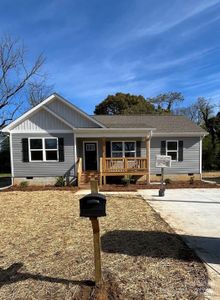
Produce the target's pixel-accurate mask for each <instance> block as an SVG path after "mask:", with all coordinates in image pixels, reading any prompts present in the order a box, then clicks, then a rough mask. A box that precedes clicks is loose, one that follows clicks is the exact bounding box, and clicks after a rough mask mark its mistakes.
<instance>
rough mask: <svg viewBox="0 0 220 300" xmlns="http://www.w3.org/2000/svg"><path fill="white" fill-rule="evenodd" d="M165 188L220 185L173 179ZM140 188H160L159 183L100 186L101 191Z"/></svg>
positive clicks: (132, 190)
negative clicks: (191, 182)
mask: <svg viewBox="0 0 220 300" xmlns="http://www.w3.org/2000/svg"><path fill="white" fill-rule="evenodd" d="M165 187H166V189H187V188H190V189H192V188H220V185H218V184H215V183H208V182H204V181H194V183H193V184H190V183H189V182H186V181H175V182H171V183H168V184H166V185H165ZM141 189H158V190H159V189H160V184H146V183H145V184H139V183H137V184H129V185H127V186H125V185H122V184H106V185H103V186H102V187H101V188H100V191H101V192H115V191H116V192H136V191H137V190H141Z"/></svg>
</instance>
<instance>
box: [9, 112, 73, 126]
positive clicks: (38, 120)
mask: <svg viewBox="0 0 220 300" xmlns="http://www.w3.org/2000/svg"><path fill="white" fill-rule="evenodd" d="M13 130H14V131H31V132H39V131H42V130H43V131H50V130H57V131H59V130H65V131H66V130H71V128H70V127H69V126H67V125H66V124H64V122H62V121H60V120H59V119H58V118H56V117H54V116H53V115H52V114H50V113H49V112H47V111H46V110H45V109H44V108H43V107H42V108H40V109H39V110H38V111H37V112H36V113H34V114H32V115H31V116H30V117H29V118H26V119H25V120H23V121H21V122H20V123H19V124H18V125H17V126H15V127H14V128H13Z"/></svg>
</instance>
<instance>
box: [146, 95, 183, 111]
mask: <svg viewBox="0 0 220 300" xmlns="http://www.w3.org/2000/svg"><path fill="white" fill-rule="evenodd" d="M183 100H184V97H183V95H182V93H179V92H168V93H165V94H160V95H158V96H156V97H154V98H150V101H151V103H153V104H156V105H157V110H158V112H162V113H163V112H164V110H165V111H167V112H171V110H172V108H173V106H174V105H175V104H178V103H180V102H182V101H183Z"/></svg>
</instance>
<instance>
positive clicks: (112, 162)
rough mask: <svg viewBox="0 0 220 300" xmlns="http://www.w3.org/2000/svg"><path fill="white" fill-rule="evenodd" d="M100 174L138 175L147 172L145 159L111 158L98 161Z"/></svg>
mask: <svg viewBox="0 0 220 300" xmlns="http://www.w3.org/2000/svg"><path fill="white" fill-rule="evenodd" d="M100 166H102V168H100V171H101V173H105V174H107V173H111V174H112V173H116V174H118V173H122V174H123V173H138V172H145V171H147V159H146V158H142V157H111V158H101V159H100Z"/></svg>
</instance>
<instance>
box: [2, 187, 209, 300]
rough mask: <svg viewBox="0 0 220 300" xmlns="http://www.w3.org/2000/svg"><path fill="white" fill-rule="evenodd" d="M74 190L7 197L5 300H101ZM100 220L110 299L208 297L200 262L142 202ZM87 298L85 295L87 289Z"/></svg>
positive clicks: (126, 199) (113, 209)
mask: <svg viewBox="0 0 220 300" xmlns="http://www.w3.org/2000/svg"><path fill="white" fill-rule="evenodd" d="M79 197H80V196H78V195H75V194H74V193H73V192H71V191H35V192H7V193H0V220H1V226H0V234H1V240H0V246H1V247H0V262H1V263H0V287H1V288H0V299H2V300H3V299H8V300H9V299H10V300H13V299H16V300H18V299H19V300H26V299H28V300H29V299H30V300H32V299H41V300H44V299H51V300H56V299H57V300H58V299H59V300H60V299H67V300H69V299H96V298H98V296H97V297H96V296H95V295H96V291H95V290H94V289H93V287H88V286H86V285H85V282H84V280H93V242H92V230H91V224H90V221H89V220H88V219H85V218H79V203H78V200H79ZM107 214H108V215H107V217H105V218H100V224H101V235H102V238H101V240H102V262H103V271H104V279H105V280H108V283H107V285H108V290H107V293H108V299H203V293H204V291H205V289H206V288H207V272H206V269H205V267H204V265H203V264H202V263H201V262H200V260H199V259H198V258H197V257H196V256H195V255H194V254H193V253H192V252H191V250H189V249H188V248H187V247H186V246H185V244H184V243H183V242H182V241H181V240H180V239H179V238H178V236H176V235H175V234H174V232H173V231H172V230H171V228H170V227H169V226H168V225H167V224H166V223H165V222H164V221H163V220H162V219H161V218H160V217H159V215H158V214H156V213H155V212H154V210H153V209H152V208H151V207H150V206H149V205H148V204H147V203H146V202H145V201H144V200H143V199H142V198H140V197H138V196H134V195H118V196H114V195H111V196H108V198H107ZM85 290H86V292H85V293H84V291H85Z"/></svg>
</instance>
